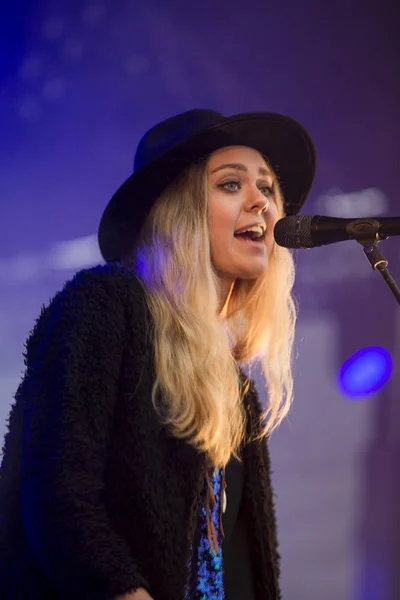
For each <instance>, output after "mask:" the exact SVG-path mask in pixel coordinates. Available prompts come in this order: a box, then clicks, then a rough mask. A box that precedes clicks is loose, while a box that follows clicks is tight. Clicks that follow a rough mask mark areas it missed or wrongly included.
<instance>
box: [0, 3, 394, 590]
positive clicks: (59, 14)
mask: <svg viewBox="0 0 400 600" xmlns="http://www.w3.org/2000/svg"><path fill="white" fill-rule="evenodd" d="M397 9H398V7H397V3H396V2H394V1H393V2H389V1H386V2H378V1H376V2H365V1H364V2H361V0H360V1H355V0H350V1H347V2H345V1H344V0H339V1H338V2H336V3H332V4H331V3H328V2H324V1H323V0H318V1H317V0H312V1H308V2H296V1H295V0H291V2H281V3H267V2H260V1H256V0H249V1H248V2H245V3H242V2H239V1H238V0H236V1H231V2H229V3H228V2H227V1H226V0H223V1H220V0H215V1H214V2H213V1H211V0H203V2H201V3H200V2H199V3H195V4H194V3H192V2H190V1H189V2H188V1H187V0H186V1H183V0H178V1H176V0H175V1H168V2H163V1H162V0H148V1H146V2H142V3H138V2H136V3H134V2H122V1H118V0H117V1H115V2H113V3H111V1H108V2H103V1H101V0H98V1H97V2H93V3H90V2H89V3H88V2H84V1H82V0H68V2H67V0H57V2H56V1H55V0H47V1H46V0H38V1H36V2H26V1H25V2H15V3H14V4H13V5H11V4H9V5H8V6H7V7H5V6H1V8H0V228H1V229H0V275H1V277H0V358H1V360H0V390H1V397H0V434H1V436H2V435H3V432H4V425H5V418H6V415H7V413H8V410H9V405H10V403H11V399H12V393H13V391H14V390H15V388H16V385H17V383H18V380H19V377H20V373H21V370H22V367H23V364H22V357H21V352H22V344H23V341H24V339H25V337H26V334H27V332H28V330H29V329H30V328H31V326H32V324H33V319H34V318H35V316H36V315H37V313H38V311H39V308H40V306H41V304H42V303H45V302H47V300H48V299H49V298H50V296H51V295H52V294H53V293H54V292H55V291H56V290H57V289H58V288H59V287H60V285H61V284H62V283H63V282H64V281H65V280H66V279H67V278H69V277H70V276H71V275H72V273H73V272H74V271H75V270H76V269H78V268H80V267H82V266H86V265H91V264H94V263H96V262H97V261H98V260H99V253H98V250H97V247H96V240H95V237H94V235H95V233H96V229H97V224H98V221H99V218H100V214H101V211H102V209H103V207H104V205H105V204H106V202H107V201H108V199H109V197H110V195H111V194H112V193H113V191H114V190H115V189H116V187H117V186H118V185H119V184H120V183H121V182H122V181H123V180H124V179H125V178H126V177H127V176H128V175H129V173H130V171H131V168H132V164H133V153H134V149H135V146H136V144H137V142H138V140H139V139H140V137H141V135H142V134H143V133H144V132H145V131H146V129H147V128H148V127H150V126H152V125H153V124H154V123H155V122H157V121H158V120H161V119H163V118H165V117H168V116H170V115H171V114H173V113H177V112H180V111H183V110H187V109H190V108H194V107H209V108H213V109H217V110H220V111H222V112H223V113H225V114H232V113H235V112H241V111H243V112H245V111H251V110H260V111H262V110H272V111H280V112H284V113H288V114H290V115H291V116H293V117H295V118H298V119H300V120H301V121H302V122H303V123H304V125H305V126H306V127H308V128H309V130H310V132H311V133H312V135H313V137H314V139H315V142H316V145H317V147H318V151H319V170H318V175H317V179H316V183H315V186H314V189H313V192H312V194H311V196H310V199H309V201H308V203H307V205H306V207H305V209H304V212H306V213H310V214H313V213H315V214H318V213H322V214H331V215H335V216H366V215H393V216H397V215H398V214H399V212H400V211H399V210H398V199H397V194H398V171H399V167H398V160H399V155H400V153H399V139H400V122H399V116H398V107H399V101H400V78H399V62H400V58H399V57H400V51H399V50H400V41H399V39H400V38H399V35H398V31H399V26H400V18H399V17H398V16H396V12H398V10H397ZM382 250H383V252H384V254H385V255H386V256H387V258H389V260H390V268H391V270H392V273H393V275H394V276H395V277H396V278H397V280H398V281H400V268H399V264H398V263H399V261H398V259H399V246H398V243H397V240H396V239H392V240H389V241H388V242H386V243H385V244H382ZM297 262H298V282H297V285H296V290H297V296H298V297H299V299H300V310H301V313H300V314H301V316H300V320H299V328H298V335H297V342H296V347H297V353H298V359H297V362H296V401H295V405H294V408H293V411H292V413H291V416H290V418H289V420H288V421H287V422H286V423H285V424H284V425H283V426H282V427H281V429H280V430H279V431H278V432H277V433H276V434H275V435H274V437H273V441H272V454H273V461H274V484H275V490H276V496H277V499H276V502H277V511H278V519H279V535H280V540H281V554H282V569H283V577H282V580H283V588H284V599H285V600H338V599H340V600H341V599H343V600H344V599H351V600H392V599H393V600H395V599H396V600H397V599H398V598H400V559H399V556H400V555H399V552H400V503H399V492H400V483H399V477H398V466H397V465H398V458H399V454H400V433H399V429H400V408H399V398H398V393H397V390H398V377H399V375H398V364H399V356H398V354H399V346H400V343H399V342H400V319H399V316H398V309H397V306H396V304H395V301H394V299H393V298H392V296H391V294H390V292H389V290H388V289H387V288H386V286H385V284H384V282H383V280H381V278H380V276H379V275H378V274H375V273H374V272H373V271H372V270H371V269H370V267H369V265H368V263H367V261H366V259H365V258H364V256H363V254H362V250H361V247H359V246H358V245H357V244H356V243H351V242H346V243H343V244H337V245H335V246H330V247H326V248H321V249H315V250H314V251H313V252H303V253H299V255H298V257H297ZM368 344H371V345H375V344H380V345H383V346H385V347H386V348H388V349H389V350H390V351H391V352H392V355H393V359H394V374H393V377H392V379H391V381H390V382H389V384H388V385H387V386H386V387H385V388H384V389H383V390H382V391H381V392H380V393H379V394H377V395H376V396H375V397H373V398H370V399H368V400H366V401H364V402H353V403H352V402H349V401H347V400H345V399H344V398H342V397H341V396H340V395H339V393H338V392H337V391H336V387H335V377H336V373H337V370H338V368H339V367H340V365H341V363H342V362H343V361H344V360H345V359H346V358H347V357H348V356H349V355H350V354H351V353H352V352H354V351H355V350H358V349H359V348H360V347H362V346H364V345H368ZM259 384H260V391H261V395H262V390H261V382H260V381H259Z"/></svg>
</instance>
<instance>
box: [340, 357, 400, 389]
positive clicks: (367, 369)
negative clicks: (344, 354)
mask: <svg viewBox="0 0 400 600" xmlns="http://www.w3.org/2000/svg"><path fill="white" fill-rule="evenodd" d="M392 368H393V362H392V357H391V356H390V353H389V352H388V351H387V350H386V349H385V348H382V347H380V346H372V347H371V346H370V347H367V348H362V349H361V350H359V351H358V352H355V353H354V354H353V355H352V356H350V358H348V359H347V360H346V361H345V362H344V364H343V365H342V367H341V369H340V371H339V374H338V379H337V384H338V388H339V391H340V392H341V394H343V395H344V396H346V397H348V398H351V399H362V398H366V397H367V396H371V395H372V394H375V393H376V392H378V391H379V390H380V389H381V388H382V387H383V386H384V385H385V383H386V382H387V381H388V379H389V378H390V376H391V374H392Z"/></svg>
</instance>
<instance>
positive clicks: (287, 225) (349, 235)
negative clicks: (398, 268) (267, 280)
mask: <svg viewBox="0 0 400 600" xmlns="http://www.w3.org/2000/svg"><path fill="white" fill-rule="evenodd" d="M391 235H400V217H383V218H382V219H378V218H375V217H373V218H369V217H366V218H361V219H343V218H339V217H325V216H322V215H294V216H290V217H284V218H283V219H279V221H278V222H277V223H276V225H275V228H274V237H275V241H276V243H277V244H278V245H279V246H283V247H284V248H316V247H317V246H326V245H327V244H334V243H335V242H344V241H346V240H357V241H360V242H362V241H368V240H371V241H373V240H379V239H381V240H382V239H386V238H388V237H389V236H391Z"/></svg>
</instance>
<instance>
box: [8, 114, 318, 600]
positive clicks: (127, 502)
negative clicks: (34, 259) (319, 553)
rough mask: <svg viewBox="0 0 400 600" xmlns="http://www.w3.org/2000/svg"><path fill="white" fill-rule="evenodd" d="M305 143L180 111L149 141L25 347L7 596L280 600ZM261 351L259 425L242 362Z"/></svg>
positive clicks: (13, 436)
mask: <svg viewBox="0 0 400 600" xmlns="http://www.w3.org/2000/svg"><path fill="white" fill-rule="evenodd" d="M314 171H315V152H314V146H313V143H312V140H311V138H310V136H309V134H308V133H307V132H306V131H305V130H304V129H303V127H302V126H301V125H299V124H298V123H297V122H296V121H293V120H292V119H290V118H288V117H285V116H282V115H278V114H271V113H250V114H242V115H236V116H233V117H229V118H226V117H224V116H222V115H220V114H219V113H216V112H213V111H209V110H192V111H189V112H187V113H184V114H181V115H178V116H175V117H172V118H169V119H167V120H165V121H163V122H162V123H160V124H158V125H156V126H155V127H153V128H152V129H151V130H150V131H148V132H147V133H146V134H145V136H144V137H143V138H142V140H141V142H140V144H139V146H138V149H137V152H136V159H135V169H134V174H133V175H132V176H131V177H129V179H128V180H127V181H126V182H125V183H124V184H123V185H122V186H121V187H120V189H119V190H118V191H117V192H116V194H115V195H114V197H113V198H112V199H111V201H110V203H109V205H108V206H107V207H106V210H105V212H104V214H103V217H102V220H101V224H100V228H99V245H100V249H101V252H102V254H103V257H104V259H105V261H106V264H105V265H102V266H98V267H95V268H92V269H87V270H84V271H81V272H79V273H78V274H76V276H75V277H74V278H73V279H72V280H71V281H69V282H67V283H66V284H65V286H64V288H63V289H62V290H61V291H60V292H59V293H57V295H56V296H55V297H54V299H53V300H52V301H51V303H50V305H49V306H48V307H47V308H45V309H43V311H42V313H41V315H40V317H39V318H38V320H37V322H36V324H35V327H34V329H33V331H32V333H31V334H30V337H29V339H28V342H27V347H26V354H25V364H26V371H25V374H24V377H23V379H22V382H21V384H20V386H19V388H18V390H17V392H16V396H15V403H14V405H13V407H12V409H11V413H10V419H9V430H8V432H7V434H6V438H5V444H4V455H3V460H2V465H1V470H0V552H1V554H0V590H1V592H0V595H1V598H2V600H20V599H21V600H22V599H23V600H61V599H62V600H64V599H65V600H72V599H74V600H75V599H80V598H82V599H85V600H149V599H153V600H183V599H184V598H187V599H193V600H197V599H198V600H211V599H216V600H221V599H223V598H225V599H226V600H239V599H240V600H277V599H278V598H280V588H279V557H278V552H277V540H276V524H275V515H274V507H273V499H272V490H271V481H270V464H269V455H268V447H267V440H268V437H269V435H270V434H271V432H272V431H273V429H274V428H276V427H277V426H278V425H279V423H280V422H281V421H282V419H283V418H284V417H285V415H286V414H287V412H288V410H289V407H290V403H291V400H292V390H293V385H292V375H291V352H292V342H293V334H294V326H295V316H296V315H295V308H294V304H293V300H292V296H291V290H292V285H293V278H294V269H293V263H292V258H291V255H290V253H289V252H288V251H287V250H286V249H283V248H280V247H278V246H276V245H275V243H274V238H273V229H274V225H275V223H276V221H277V220H278V219H279V218H281V217H283V216H284V215H285V214H295V213H297V212H298V211H299V210H300V208H301V207H302V205H303V203H304V201H305V199H306V196H307V194H308V192H309V190H310V187H311V184H312V181H313V177H314ZM254 357H258V359H259V360H261V363H262V365H263V369H264V374H265V379H266V382H267V392H268V405H267V408H266V410H264V411H262V409H261V407H260V404H259V402H258V399H257V395H256V391H255V389H254V385H253V383H252V381H251V380H248V379H247V378H246V376H245V374H244V372H243V370H242V368H241V365H242V366H243V365H244V364H245V363H248V362H250V361H252V360H253V359H254Z"/></svg>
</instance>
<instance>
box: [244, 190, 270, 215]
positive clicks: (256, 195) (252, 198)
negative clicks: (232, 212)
mask: <svg viewBox="0 0 400 600" xmlns="http://www.w3.org/2000/svg"><path fill="white" fill-rule="evenodd" d="M268 204H269V203H268V198H266V197H265V195H264V194H263V193H262V192H261V191H260V190H259V189H258V188H257V189H256V190H252V191H251V192H250V193H249V196H248V198H247V202H246V210H247V211H248V212H255V213H257V214H260V213H265V212H267V210H268Z"/></svg>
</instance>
